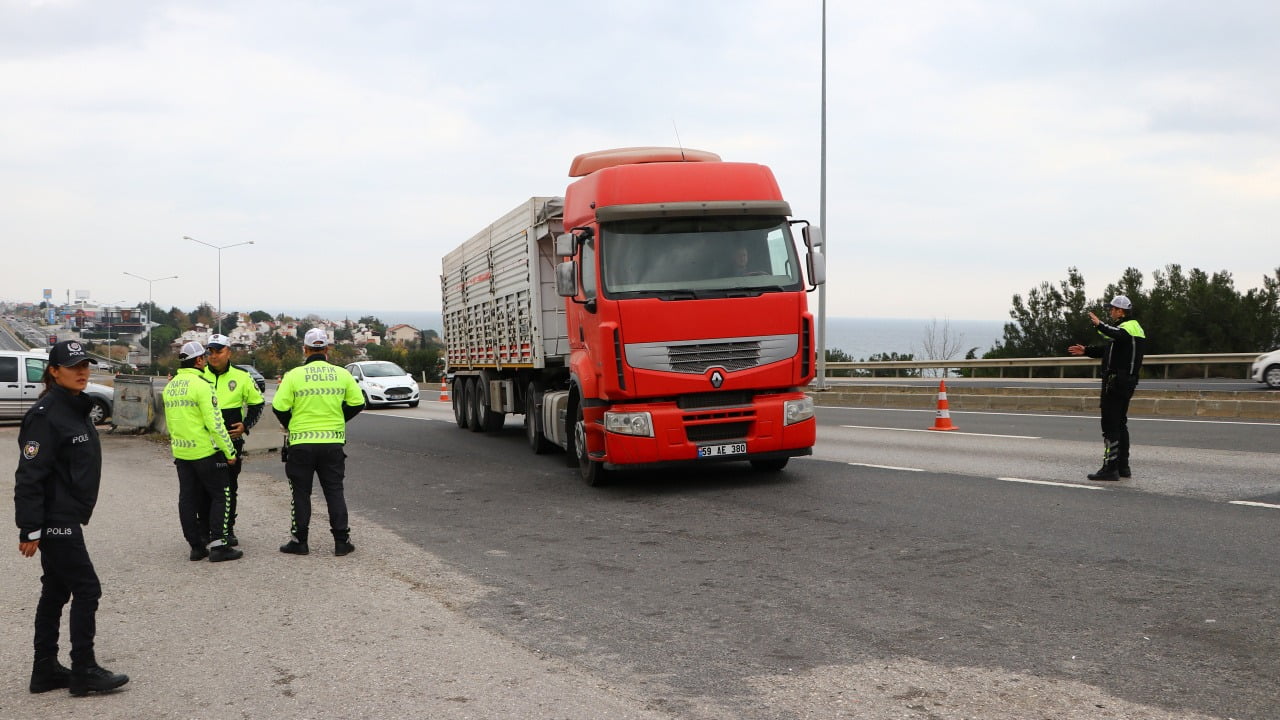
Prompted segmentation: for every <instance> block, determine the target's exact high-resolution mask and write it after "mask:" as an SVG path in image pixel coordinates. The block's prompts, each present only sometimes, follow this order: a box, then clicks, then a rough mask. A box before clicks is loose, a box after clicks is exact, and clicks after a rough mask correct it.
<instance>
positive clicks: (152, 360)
mask: <svg viewBox="0 0 1280 720" xmlns="http://www.w3.org/2000/svg"><path fill="white" fill-rule="evenodd" d="M124 274H125V275H128V276H129V277H136V278H138V279H139V280H143V281H146V283H147V372H149V373H151V374H153V375H154V374H155V369H156V355H155V352H154V351H153V350H152V349H151V306H152V305H153V303H152V301H151V285H152V284H154V283H158V282H160V281H161V280H177V279H178V276H177V275H166V276H164V277H158V278H144V277H142V276H141V275H134V274H133V273H131V272H129V271H128V270H125V271H124Z"/></svg>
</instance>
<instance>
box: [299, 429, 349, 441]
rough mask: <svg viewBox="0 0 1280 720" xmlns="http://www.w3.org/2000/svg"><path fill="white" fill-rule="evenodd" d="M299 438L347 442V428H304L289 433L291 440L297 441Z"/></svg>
mask: <svg viewBox="0 0 1280 720" xmlns="http://www.w3.org/2000/svg"><path fill="white" fill-rule="evenodd" d="M299 440H333V441H335V442H346V440H347V431H346V430H304V431H302V432H291V433H289V442H290V443H296V442H298V441H299Z"/></svg>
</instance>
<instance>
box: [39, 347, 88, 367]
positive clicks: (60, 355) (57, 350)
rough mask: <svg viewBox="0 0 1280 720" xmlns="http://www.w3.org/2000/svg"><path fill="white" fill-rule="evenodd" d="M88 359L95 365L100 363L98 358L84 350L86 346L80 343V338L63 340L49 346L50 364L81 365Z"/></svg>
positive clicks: (60, 365)
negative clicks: (92, 356)
mask: <svg viewBox="0 0 1280 720" xmlns="http://www.w3.org/2000/svg"><path fill="white" fill-rule="evenodd" d="M86 360H87V361H89V362H91V363H93V364H94V365H97V364H98V361H97V360H94V359H93V358H91V357H89V353H87V352H85V351H84V346H83V345H81V344H80V341H79V340H63V341H62V342H60V343H58V344H56V345H54V346H53V347H51V348H49V364H50V365H57V366H58V367H71V366H72V365H79V364H80V363H82V362H85V361H86Z"/></svg>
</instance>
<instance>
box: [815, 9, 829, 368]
mask: <svg viewBox="0 0 1280 720" xmlns="http://www.w3.org/2000/svg"><path fill="white" fill-rule="evenodd" d="M821 158H822V159H821V161H820V169H819V171H818V175H819V180H818V186H819V187H818V215H819V216H820V217H819V218H818V225H819V226H820V227H821V228H822V254H823V255H826V256H827V261H828V262H827V267H831V263H830V259H831V256H830V255H828V253H827V238H828V237H830V236H831V235H830V229H829V228H828V227H827V0H822V149H821ZM817 370H818V377H817V381H818V389H819V390H826V389H827V286H826V284H825V283H824V284H822V285H820V286H818V368H817Z"/></svg>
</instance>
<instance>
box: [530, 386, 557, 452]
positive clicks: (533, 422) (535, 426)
mask: <svg viewBox="0 0 1280 720" xmlns="http://www.w3.org/2000/svg"><path fill="white" fill-rule="evenodd" d="M541 392H542V391H541V390H539V389H538V386H537V385H534V384H533V383H529V387H528V388H527V389H526V390H525V392H524V436H525V438H526V439H527V440H528V441H529V449H530V450H532V451H533V454H534V455H542V454H544V453H546V452H547V451H548V450H550V449H551V443H550V442H549V441H548V440H547V438H546V437H545V436H544V435H543V434H542V422H541V418H540V417H539V416H538V394H539V393H541Z"/></svg>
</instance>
